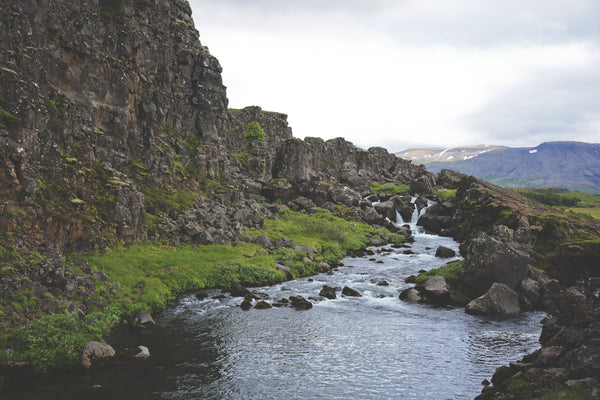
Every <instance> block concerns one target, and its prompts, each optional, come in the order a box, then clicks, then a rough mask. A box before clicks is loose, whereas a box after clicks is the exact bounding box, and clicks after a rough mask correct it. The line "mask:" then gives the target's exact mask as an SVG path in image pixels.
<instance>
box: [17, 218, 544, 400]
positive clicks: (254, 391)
mask: <svg viewBox="0 0 600 400" xmlns="http://www.w3.org/2000/svg"><path fill="white" fill-rule="evenodd" d="M412 227H413V229H415V226H414V224H413V226H412ZM415 239H416V240H415V242H414V243H413V244H411V245H410V248H398V249H392V248H391V247H389V246H384V247H383V248H373V249H372V250H374V251H375V253H376V254H375V255H374V256H369V257H359V258H345V259H344V260H343V264H344V266H343V267H339V268H338V270H337V271H336V272H335V273H334V274H333V275H327V274H321V275H317V276H314V277H312V278H303V279H297V280H294V281H289V282H286V283H283V284H281V285H276V286H272V287H264V288H258V289H257V290H258V291H259V292H264V293H267V294H268V295H269V296H270V298H271V299H278V298H282V297H289V296H292V295H302V296H304V297H305V298H309V297H318V293H319V291H320V289H321V288H322V286H323V285H324V284H326V285H329V286H332V287H338V288H340V287H343V286H349V287H351V288H353V289H356V290H358V291H359V292H360V293H361V294H362V296H361V297H344V296H341V293H340V292H338V297H337V298H336V299H333V300H328V299H320V300H318V301H315V300H313V303H314V307H313V308H312V309H310V310H296V309H293V308H290V307H282V308H271V309H266V310H259V309H251V310H249V311H243V310H242V309H241V308H240V307H239V306H238V305H239V304H240V302H241V298H231V297H227V298H225V299H213V298H211V296H209V297H208V298H206V299H203V300H200V299H199V298H198V297H197V296H195V295H194V294H190V295H188V296H184V297H182V298H180V299H178V300H177V301H175V302H173V303H172V304H171V305H170V306H169V307H168V308H167V309H166V310H165V311H164V312H162V313H161V314H160V315H158V316H157V318H156V322H157V326H156V327H154V328H152V329H148V330H144V331H135V332H134V331H129V330H127V329H124V330H122V331H120V332H118V333H116V334H115V335H114V336H112V337H111V343H113V344H115V345H116V346H115V347H117V348H118V347H119V346H120V347H124V346H129V347H135V346H137V345H145V346H147V347H148V348H149V349H150V352H151V353H152V355H151V357H150V358H149V359H147V360H145V361H142V362H139V361H138V362H132V361H122V362H121V363H120V364H119V365H118V366H117V367H115V368H113V369H110V370H107V371H102V372H96V373H89V374H84V375H78V376H75V377H73V376H70V377H54V378H46V379H42V380H40V382H38V383H37V384H36V385H34V386H33V387H31V388H28V389H26V390H23V389H21V390H19V391H18V392H8V393H6V394H8V395H9V397H8V398H11V397H10V396H11V395H12V394H15V395H16V394H17V393H19V397H15V398H23V399H54V398H60V399H80V398H87V399H128V400H130V399H173V400H176V399H177V400H180V399H215V400H216V399H231V400H233V399H236V400H238V399H421V400H423V399H435V400H440V399H472V398H474V397H475V396H477V395H478V394H479V393H480V392H481V389H482V385H481V382H482V380H484V379H490V377H491V376H492V374H493V372H494V370H495V368H497V367H498V366H500V365H503V364H508V362H510V361H515V360H518V359H520V358H521V357H522V356H523V355H525V354H527V353H529V352H531V351H533V350H535V349H536V348H538V347H539V345H538V338H539V335H540V331H541V325H540V323H539V322H540V320H541V319H542V318H543V317H544V314H542V313H524V314H521V315H518V316H516V317H511V318H498V317H481V316H472V315H468V314H466V313H465V312H464V310H463V309H462V308H436V307H431V306H427V305H420V304H408V303H404V302H402V301H400V300H399V299H398V294H399V293H400V291H401V290H402V289H404V288H406V287H408V286H409V285H408V284H406V283H404V279H405V278H406V277H407V276H409V275H411V274H416V273H417V272H418V271H419V270H421V269H431V268H437V267H439V266H441V265H443V264H444V263H446V262H448V261H451V260H452V259H441V258H437V257H435V251H436V249H437V247H438V246H440V245H443V246H446V247H449V248H452V249H454V250H457V251H458V243H456V242H454V241H453V240H452V239H450V238H444V237H439V236H435V235H427V234H422V233H417V234H415ZM407 250H410V251H412V252H413V253H414V254H404V252H406V251H407ZM381 281H386V282H387V283H388V284H389V286H381V285H378V284H377V283H380V282H381ZM209 294H210V295H212V294H218V292H216V291H215V292H212V293H209Z"/></svg>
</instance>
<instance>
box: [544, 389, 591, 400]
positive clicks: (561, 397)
mask: <svg viewBox="0 0 600 400" xmlns="http://www.w3.org/2000/svg"><path fill="white" fill-rule="evenodd" d="M582 399H583V394H582V393H581V391H580V390H577V389H570V388H565V389H559V390H553V391H551V392H546V393H544V394H543V395H542V397H540V400H582Z"/></svg>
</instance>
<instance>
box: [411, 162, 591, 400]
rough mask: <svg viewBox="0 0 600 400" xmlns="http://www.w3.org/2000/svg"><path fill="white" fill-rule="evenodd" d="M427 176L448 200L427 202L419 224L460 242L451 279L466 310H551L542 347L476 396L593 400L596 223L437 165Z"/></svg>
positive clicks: (503, 371) (502, 372) (505, 368)
mask: <svg viewBox="0 0 600 400" xmlns="http://www.w3.org/2000/svg"><path fill="white" fill-rule="evenodd" d="M437 178H438V182H439V183H442V184H444V185H445V186H446V187H454V188H456V197H455V198H448V199H446V200H445V201H442V202H440V203H438V204H436V205H434V206H432V207H430V208H429V209H428V210H427V213H426V214H425V215H424V216H423V217H421V219H420V221H419V223H420V224H422V225H423V226H424V227H426V228H427V229H429V230H431V231H434V232H437V233H441V234H447V235H451V236H453V237H455V238H456V239H458V240H460V241H461V247H460V249H461V253H462V255H463V256H464V258H465V259H464V265H463V269H462V271H461V272H460V274H459V279H458V282H456V283H455V284H457V285H458V286H460V288H461V290H462V291H463V293H465V294H466V295H467V297H468V298H470V299H474V298H477V299H476V300H473V301H472V302H470V303H469V304H468V305H467V312H472V313H476V314H479V313H483V314H489V313H510V312H502V310H506V308H505V307H504V306H506V305H510V304H511V303H512V304H513V306H514V307H513V308H512V311H511V312H513V313H514V312H518V311H519V309H521V310H532V309H536V310H545V311H547V312H548V313H549V314H550V315H552V317H551V318H547V319H545V320H544V321H543V333H542V336H541V338H540V343H541V344H542V349H541V350H539V351H537V352H535V353H533V354H531V355H528V356H526V357H525V358H524V359H523V360H521V361H520V362H515V363H511V365H510V366H503V367H500V368H498V370H497V371H496V373H495V374H494V376H493V378H492V380H491V381H492V383H493V386H486V387H485V389H484V391H483V393H482V395H481V396H480V397H478V398H480V399H524V398H540V397H541V396H543V395H546V396H550V397H543V398H583V399H595V398H598V395H599V394H600V388H599V384H600V382H599V381H598V379H597V377H598V376H599V374H600V358H599V354H600V342H599V341H598V337H599V336H600V329H599V328H600V327H599V325H598V310H599V306H600V304H599V282H598V277H599V276H600V262H599V260H600V240H599V238H600V226H599V225H598V224H597V221H594V220H593V219H591V218H589V219H588V218H585V217H583V216H577V215H574V214H564V213H561V212H559V211H557V210H556V209H553V208H551V207H548V206H545V205H543V204H540V203H537V202H535V201H532V200H530V199H527V198H525V197H523V196H520V195H519V194H518V193H516V192H514V191H512V190H509V189H506V188H502V187H499V186H496V185H494V184H491V183H489V182H485V181H482V180H479V179H477V178H474V177H472V176H466V175H462V174H457V173H453V172H450V171H447V170H446V171H442V172H441V173H440V174H439V175H438V177H437ZM499 288H501V290H500V289H499ZM499 290H500V291H501V292H502V294H499ZM479 296H481V297H479ZM498 310H501V312H499V311H498ZM552 396H555V397H552ZM561 396H566V397H561Z"/></svg>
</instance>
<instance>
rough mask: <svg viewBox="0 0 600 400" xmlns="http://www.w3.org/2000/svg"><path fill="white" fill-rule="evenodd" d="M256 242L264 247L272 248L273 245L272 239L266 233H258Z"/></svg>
mask: <svg viewBox="0 0 600 400" xmlns="http://www.w3.org/2000/svg"><path fill="white" fill-rule="evenodd" d="M254 243H256V244H258V245H260V246H262V247H264V248H265V249H270V248H271V247H273V244H272V243H271V240H270V239H269V237H268V236H267V235H266V234H265V233H261V234H260V235H258V236H257V237H256V239H254Z"/></svg>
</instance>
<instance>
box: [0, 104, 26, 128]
mask: <svg viewBox="0 0 600 400" xmlns="http://www.w3.org/2000/svg"><path fill="white" fill-rule="evenodd" d="M19 125H21V120H20V119H19V118H17V117H15V116H14V115H12V114H11V113H9V112H8V111H6V110H5V109H3V108H2V107H0V128H17V127H18V126H19Z"/></svg>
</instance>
